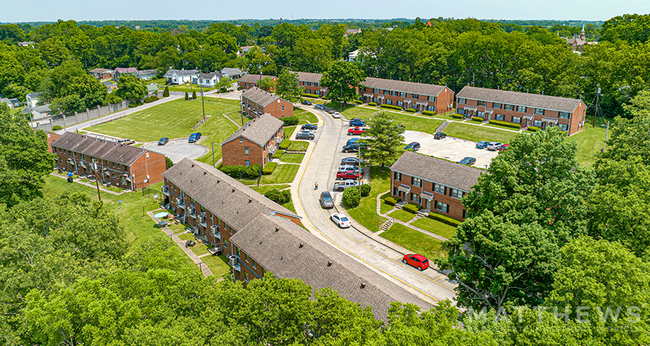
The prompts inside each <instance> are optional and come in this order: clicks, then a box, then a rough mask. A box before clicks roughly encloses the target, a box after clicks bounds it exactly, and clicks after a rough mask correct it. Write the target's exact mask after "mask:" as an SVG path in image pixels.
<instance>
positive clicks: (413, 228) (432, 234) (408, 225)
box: [377, 191, 449, 241]
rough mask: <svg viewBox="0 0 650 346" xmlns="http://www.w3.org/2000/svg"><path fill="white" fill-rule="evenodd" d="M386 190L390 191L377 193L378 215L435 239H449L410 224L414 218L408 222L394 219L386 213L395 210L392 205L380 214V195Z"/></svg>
mask: <svg viewBox="0 0 650 346" xmlns="http://www.w3.org/2000/svg"><path fill="white" fill-rule="evenodd" d="M386 192H390V191H384V192H382V193H380V194H379V195H377V214H378V215H380V216H382V217H385V218H387V219H393V223H395V222H397V223H399V224H400V225H404V226H406V227H408V228H410V229H412V230H415V231H418V232H420V233H422V234H426V235H428V236H429V237H433V238H436V239H438V240H441V241H447V240H449V239H447V238H445V237H443V236H439V235H437V234H435V233H431V232H429V231H427V230H423V229H422V228H420V227H415V226H413V225H411V222H413V221H415V220H416V219H415V218H413V219H411V220H410V221H409V222H404V221H402V220H397V219H395V218H394V217H392V216H390V215H388V214H390V213H392V212H394V211H395V210H397V208H395V207H393V209H391V210H389V211H388V212H387V213H385V214H382V212H381V196H383V195H384V194H385V193H386ZM377 233H381V231H379V232H377Z"/></svg>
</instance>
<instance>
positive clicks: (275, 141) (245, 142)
mask: <svg viewBox="0 0 650 346" xmlns="http://www.w3.org/2000/svg"><path fill="white" fill-rule="evenodd" d="M283 125H284V122H283V121H282V120H279V119H276V118H274V117H273V116H272V115H270V114H262V115H261V116H260V117H256V118H253V120H250V121H249V122H247V123H246V124H244V126H242V127H240V128H239V129H238V130H237V131H235V133H233V134H232V135H230V137H228V139H226V140H225V141H224V142H223V143H221V157H222V159H223V165H224V166H250V165H254V164H258V165H261V166H262V168H264V166H266V164H267V163H268V162H271V159H272V158H273V154H275V152H276V151H277V149H278V146H279V145H280V143H282V139H283V138H284V132H283V130H282V126H283Z"/></svg>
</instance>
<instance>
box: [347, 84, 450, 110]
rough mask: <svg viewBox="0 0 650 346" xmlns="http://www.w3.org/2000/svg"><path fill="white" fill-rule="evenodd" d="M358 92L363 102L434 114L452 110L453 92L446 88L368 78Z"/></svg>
mask: <svg viewBox="0 0 650 346" xmlns="http://www.w3.org/2000/svg"><path fill="white" fill-rule="evenodd" d="M361 84H363V86H364V89H360V90H359V92H360V94H361V95H362V97H363V100H364V102H368V103H370V102H375V103H377V104H380V105H381V104H387V105H393V106H398V107H402V108H403V109H407V108H412V109H415V110H417V111H419V112H421V111H430V112H435V113H436V114H442V113H446V112H450V111H452V110H453V109H454V92H453V91H452V90H451V89H449V88H448V87H446V86H441V85H434V84H425V83H415V82H404V81H398V80H391V79H383V78H373V77H368V78H366V80H365V81H364V82H362V83H361Z"/></svg>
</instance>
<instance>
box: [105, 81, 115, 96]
mask: <svg viewBox="0 0 650 346" xmlns="http://www.w3.org/2000/svg"><path fill="white" fill-rule="evenodd" d="M104 85H105V86H106V89H107V91H108V93H109V94H110V93H112V92H113V91H114V90H117V83H116V82H113V81H106V82H104Z"/></svg>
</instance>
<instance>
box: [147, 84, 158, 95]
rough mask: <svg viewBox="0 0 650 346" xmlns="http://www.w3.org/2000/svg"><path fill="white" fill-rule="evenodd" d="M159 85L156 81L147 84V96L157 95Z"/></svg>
mask: <svg viewBox="0 0 650 346" xmlns="http://www.w3.org/2000/svg"><path fill="white" fill-rule="evenodd" d="M159 88H160V87H159V86H158V84H156V83H151V84H149V85H147V96H157V95H158V89H159Z"/></svg>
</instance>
